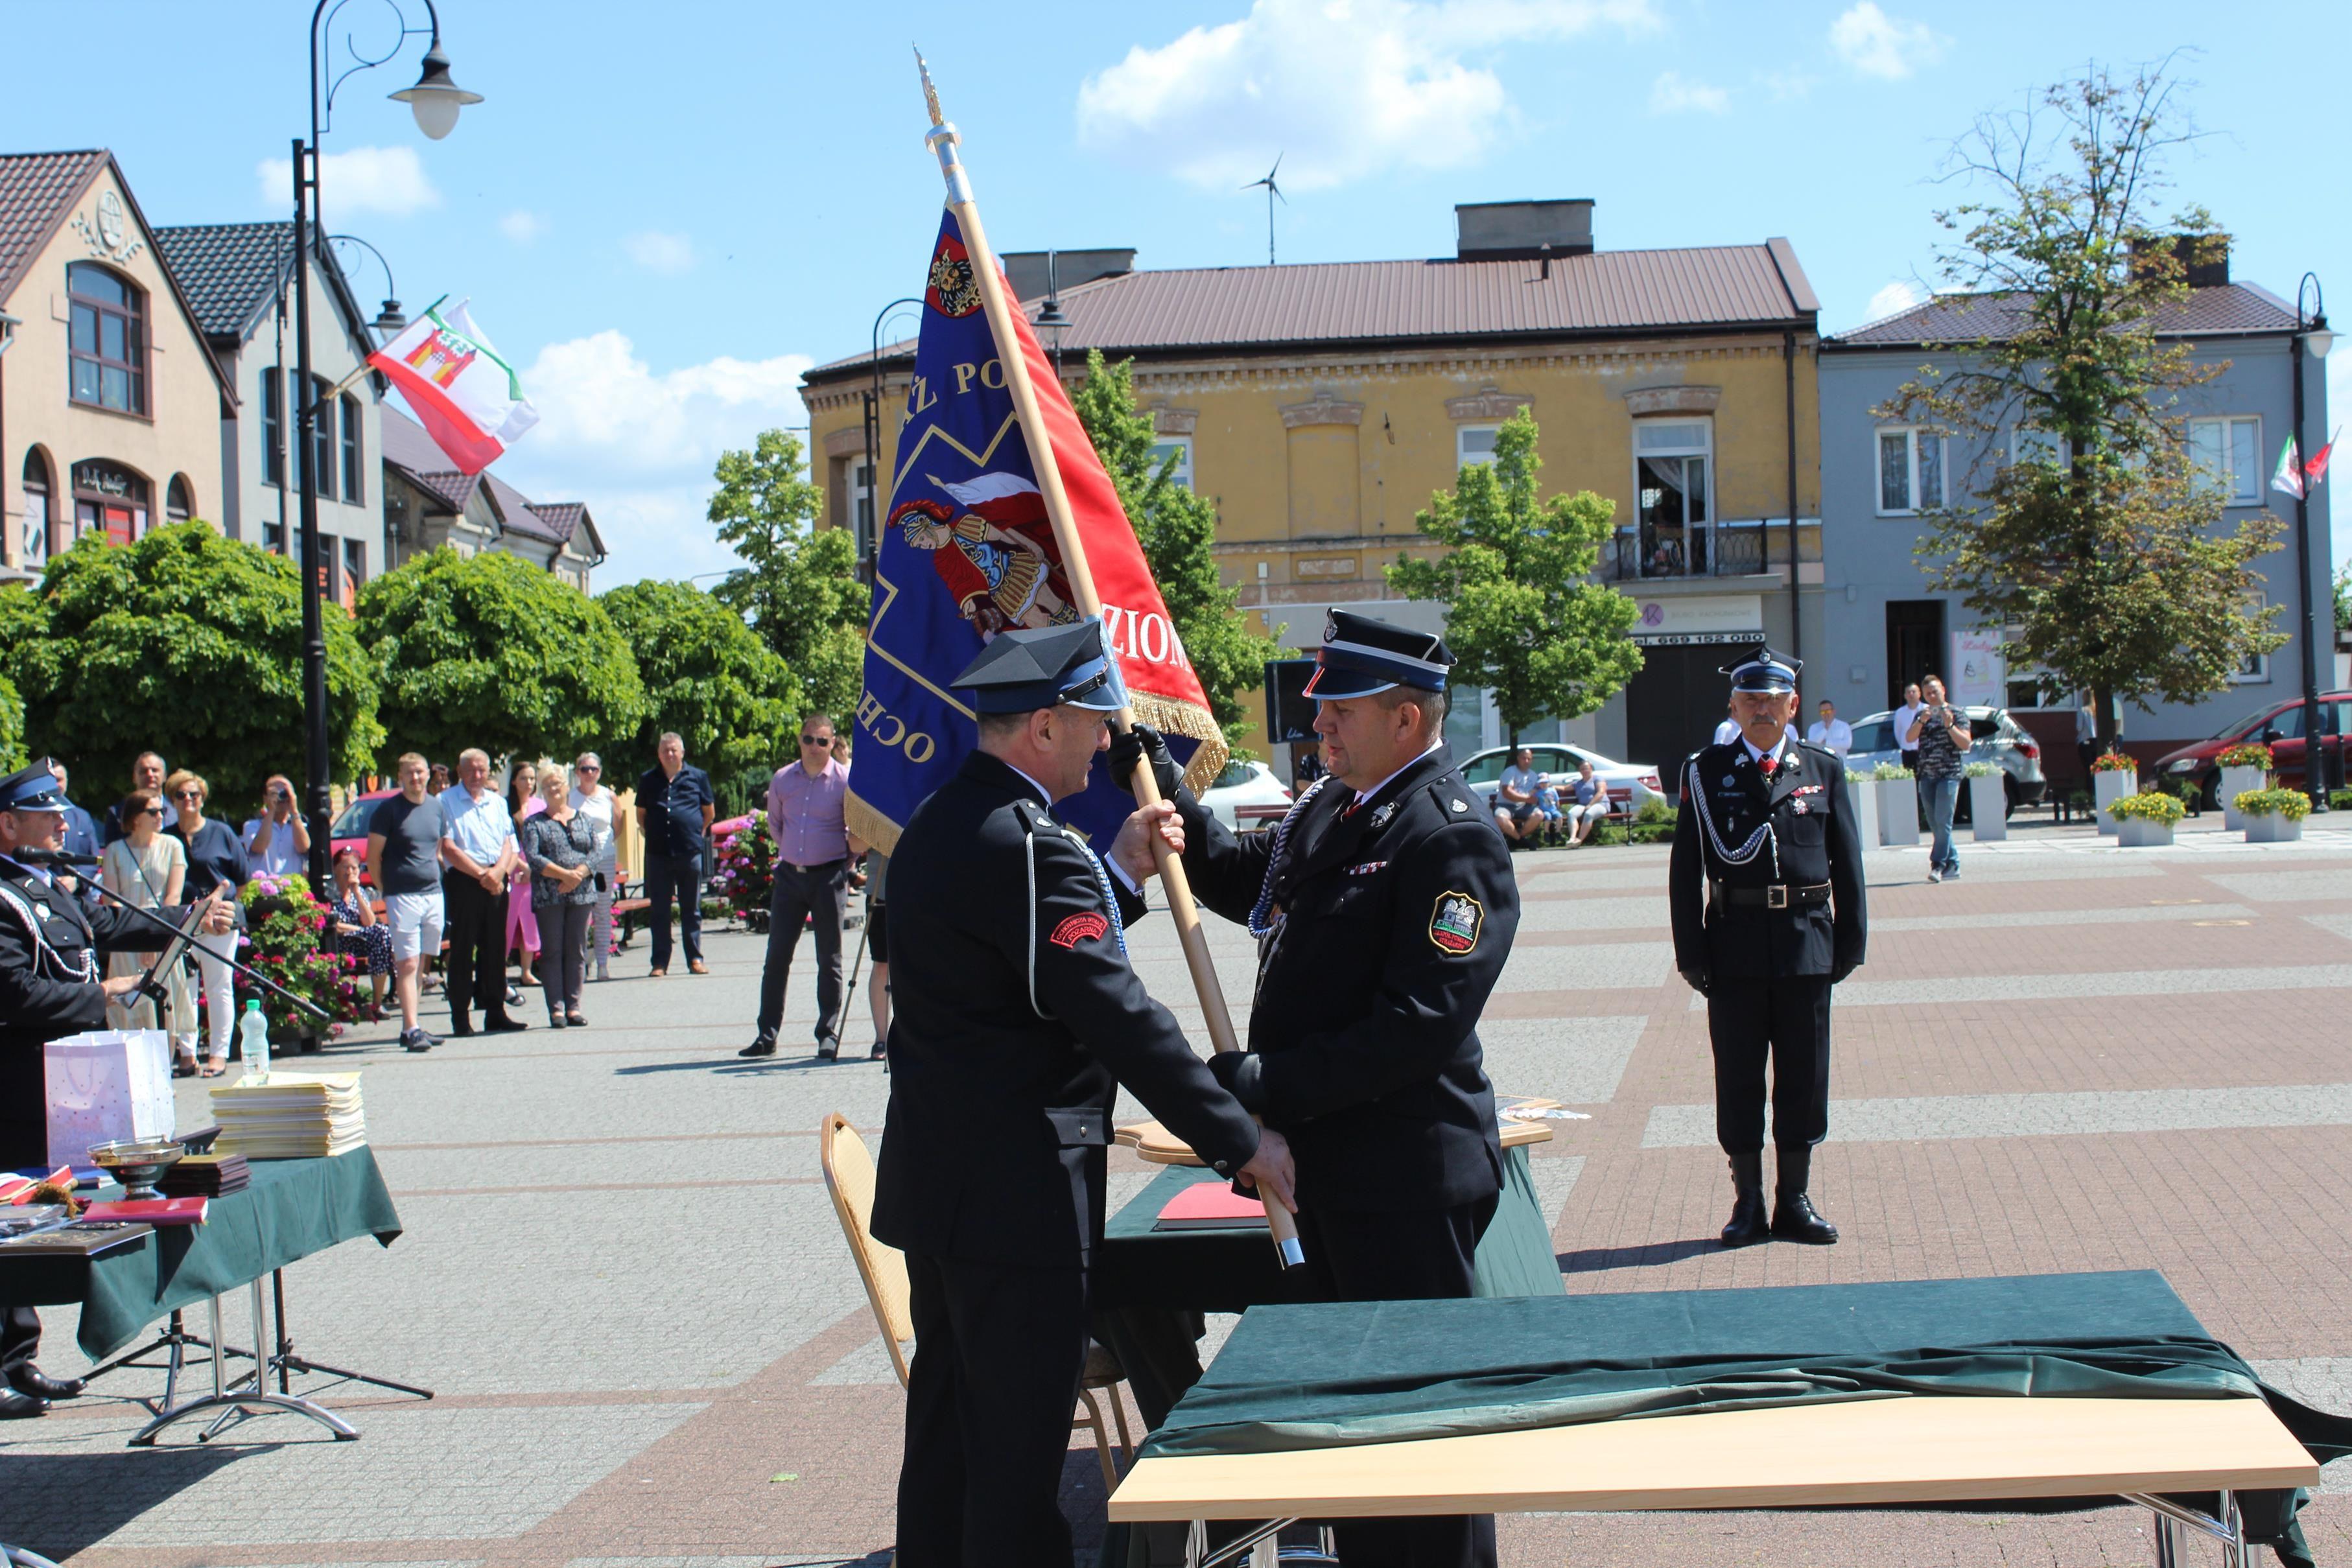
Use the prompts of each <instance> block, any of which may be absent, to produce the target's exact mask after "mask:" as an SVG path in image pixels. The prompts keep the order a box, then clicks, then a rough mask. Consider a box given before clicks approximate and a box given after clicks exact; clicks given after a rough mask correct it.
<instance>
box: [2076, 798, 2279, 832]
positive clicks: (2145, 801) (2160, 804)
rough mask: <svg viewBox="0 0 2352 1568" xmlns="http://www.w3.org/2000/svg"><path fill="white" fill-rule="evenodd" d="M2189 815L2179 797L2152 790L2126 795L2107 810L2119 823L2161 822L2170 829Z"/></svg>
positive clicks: (2187, 809)
mask: <svg viewBox="0 0 2352 1568" xmlns="http://www.w3.org/2000/svg"><path fill="white" fill-rule="evenodd" d="M2238 799H2239V800H2244V799H2246V797H2245V796H2243V795H2241V796H2239V797H2238ZM2242 809H2243V808H2241V810H2242ZM2188 814H2189V808H2188V807H2186V806H2184V805H2182V804H2181V803H2180V797H2179V796H2178V795H2165V794H2159V793H2158V792H2157V791H2155V790H2152V789H2151V790H2145V791H2143V792H2141V793H2140V794H2137V795H2126V796H2125V797H2124V798H2123V799H2122V800H2117V801H2116V802H2115V803H2114V804H2113V805H2111V806H2109V807H2108V808H2107V815H2109V816H2111V817H2113V818H2115V819H2116V821H2126V820H2128V819H2132V818H2137V819H2138V820H2139V821H2145V822H2161V823H2163V824H2164V825H2165V826H2166V827H2168V828H2169V827H2171V826H2173V825H2174V824H2175V823H2177V822H2179V821H2180V819H2181V818H2183V817H2185V816H2187V815H2188Z"/></svg>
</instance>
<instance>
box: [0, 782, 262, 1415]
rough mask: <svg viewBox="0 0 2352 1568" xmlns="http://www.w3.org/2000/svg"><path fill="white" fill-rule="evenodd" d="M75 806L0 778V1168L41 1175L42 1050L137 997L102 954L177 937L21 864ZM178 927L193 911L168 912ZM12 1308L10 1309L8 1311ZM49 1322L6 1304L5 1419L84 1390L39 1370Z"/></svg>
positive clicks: (51, 839) (0, 1402) (2, 1347)
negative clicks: (110, 1001) (104, 968)
mask: <svg viewBox="0 0 2352 1568" xmlns="http://www.w3.org/2000/svg"><path fill="white" fill-rule="evenodd" d="M70 804H71V802H69V801H68V800H67V799H66V796H65V791H64V790H63V789H59V788H58V781H57V777H56V775H55V774H53V773H52V772H51V771H50V770H49V763H48V759H47V758H42V759H41V760H40V761H38V762H36V763H34V764H33V766H31V767H30V768H21V769H19V770H18V771H16V772H15V773H11V774H9V775H8V776H7V777H6V778H5V779H0V1170H16V1169H18V1168H20V1167H26V1166H40V1165H45V1164H47V1158H48V1137H49V1125H48V1090H47V1082H46V1072H47V1069H46V1067H45V1064H44V1063H43V1061H42V1058H41V1047H42V1046H43V1045H44V1044H46V1043H47V1042H48V1041H50V1040H63V1039H64V1038H65V1037H66V1036H68V1035H71V1034H79V1033H81V1032H82V1031H83V1030H92V1029H102V1028H104V1027H105V1025H106V1003H107V998H110V997H118V996H121V995H123V994H125V993H126V992H128V991H130V990H131V988H133V987H135V986H136V985H137V984H138V983H139V981H138V977H136V976H131V977H123V978H121V979H112V980H102V979H100V977H99V963H98V956H99V954H100V952H102V951H104V952H111V951H115V950H117V949H127V950H134V951H153V950H154V949H157V948H160V947H162V946H163V945H164V944H165V942H167V941H168V940H170V938H169V937H168V936H166V935H165V934H164V933H163V932H161V931H158V930H156V929H155V928H154V927H153V926H152V925H150V924H149V923H148V922H146V921H144V920H142V919H141V918H140V917H139V916H138V915H127V914H125V913H123V912H122V911H121V910H120V909H117V908H115V907H113V906H112V905H107V906H103V907H100V908H97V909H86V908H84V907H83V906H82V904H81V901H80V900H79V899H78V898H76V897H74V896H73V895H72V894H68V893H67V892H65V891H63V890H62V889H60V888H58V886H57V885H55V883H56V878H57V877H58V875H59V874H61V873H60V872H59V871H58V869H56V868H52V867H50V866H47V865H32V864H27V863H26V862H22V861H19V860H17V859H16V858H15V857H16V855H17V854H18V853H19V852H26V853H30V854H35V855H39V854H48V853H55V852H57V851H58V847H59V846H60V845H61V844H62V843H63V841H64V839H65V831H66V810H67V808H68V805H70ZM161 913H162V915H163V918H165V919H167V920H170V921H172V922H173V924H175V925H176V924H179V923H180V922H182V921H184V920H185V919H186V918H187V911H186V910H185V909H184V908H183V909H166V910H163V911H162V912H161ZM235 915H236V912H235V910H234V909H233V908H232V907H231V906H229V905H228V904H218V905H217V906H216V907H215V909H214V910H213V912H212V913H211V914H210V915H206V917H205V929H206V930H209V931H226V930H229V929H231V928H232V927H233V925H235ZM0 1305H5V1303H0ZM40 1345H41V1320H40V1316H39V1314H38V1313H37V1312H34V1311H33V1309H32V1308H30V1307H24V1306H8V1307H6V1311H5V1316H0V1373H5V1376H6V1381H7V1388H6V1390H5V1392H0V1417H14V1416H38V1415H41V1414H43V1413H45V1412H46V1411H47V1409H48V1401H50V1400H52V1399H70V1398H72V1397H73V1396H75V1395H77V1394H79V1393H80V1392H81V1381H80V1379H79V1378H71V1377H50V1376H48V1375H46V1374H44V1373H43V1372H42V1371H41V1369H40V1368H39V1367H37V1366H35V1365H34V1364H33V1356H34V1354H36V1353H37V1351H38V1350H39V1349H40Z"/></svg>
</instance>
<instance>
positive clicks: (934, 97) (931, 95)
mask: <svg viewBox="0 0 2352 1568" xmlns="http://www.w3.org/2000/svg"><path fill="white" fill-rule="evenodd" d="M911 47H913V49H914V51H915V70H916V72H917V73H918V74H919V75H920V76H921V77H922V78H923V102H924V103H925V104H927V105H929V108H930V111H931V123H932V124H933V125H940V124H944V123H945V122H946V116H944V115H942V114H940V89H937V88H935V87H933V86H932V85H931V68H930V66H929V63H928V62H927V61H926V60H925V59H924V58H923V49H922V46H921V45H919V44H917V45H913V46H911Z"/></svg>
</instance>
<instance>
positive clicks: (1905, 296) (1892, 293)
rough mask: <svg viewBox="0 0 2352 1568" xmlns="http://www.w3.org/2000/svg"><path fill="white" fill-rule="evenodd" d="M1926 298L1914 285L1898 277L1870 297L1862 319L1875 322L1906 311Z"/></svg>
mask: <svg viewBox="0 0 2352 1568" xmlns="http://www.w3.org/2000/svg"><path fill="white" fill-rule="evenodd" d="M1925 298H1927V295H1926V294H1924V293H1923V292H1921V291H1920V289H1919V288H1918V287H1917V286H1916V284H1912V283H1910V282H1907V281H1906V280H1905V279H1903V278H1900V277H1898V278H1896V279H1895V281H1894V282H1892V283H1890V284H1888V285H1887V286H1886V287H1884V288H1882V289H1880V290H1879V291H1878V292H1877V293H1875V294H1874V295H1872V296H1871V297H1870V304H1869V305H1868V306H1867V307H1866V308H1864V310H1863V313H1862V319H1864V320H1865V321H1875V320H1877V319H1880V318H1881V317H1884V316H1892V315H1895V313H1896V312H1898V311H1903V310H1908V309H1910V308H1911V307H1913V306H1914V305H1916V304H1918V303H1919V302H1920V301H1921V300H1923V299H1925Z"/></svg>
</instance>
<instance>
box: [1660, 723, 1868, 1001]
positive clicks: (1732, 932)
mask: <svg viewBox="0 0 2352 1568" xmlns="http://www.w3.org/2000/svg"><path fill="white" fill-rule="evenodd" d="M1781 757H1782V760H1781V763H1780V770H1779V772H1778V774H1777V775H1776V776H1775V777H1774V778H1773V779H1770V780H1769V781H1767V780H1766V779H1765V777H1764V774H1763V771H1762V770H1761V769H1760V768H1758V767H1757V766H1756V763H1755V759H1754V758H1751V757H1749V756H1748V747H1747V746H1746V744H1745V743H1743V742H1741V741H1738V740H1733V741H1731V742H1729V743H1728V744H1727V745H1723V746H1710V747H1706V749H1705V750H1703V751H1700V752H1697V753H1696V754H1695V755H1693V756H1692V757H1691V758H1689V759H1688V760H1687V761H1685V763H1684V764H1683V768H1682V776H1681V779H1680V780H1679V788H1680V790H1681V797H1682V800H1681V810H1680V813H1679V814H1678V815H1677V816H1676V818H1675V851H1674V859H1673V862H1672V864H1671V865H1670V867H1669V868H1668V871H1667V881H1666V886H1667V893H1668V894H1669V902H1670V903H1671V904H1672V905H1673V909H1674V922H1675V967H1676V968H1678V969H1682V970H1685V971H1692V970H1696V971H1704V972H1705V973H1706V975H1708V976H1709V977H1711V978H1713V979H1719V980H1769V979H1773V978H1776V977H1780V976H1788V975H1833V974H1838V973H1841V972H1843V971H1844V970H1846V969H1850V968H1852V967H1854V966H1856V965H1858V964H1860V963H1861V962H1862V958H1863V946H1864V936H1865V934H1866V932H1867V919H1866V916H1865V915H1864V907H1863V892H1862V886H1863V883H1862V835H1861V832H1860V831H1859V829H1858V827H1857V826H1856V823H1855V821H1854V814H1853V800H1852V799H1851V797H1850V796H1849V795H1848V793H1847V790H1846V782H1845V763H1844V761H1843V758H1839V757H1838V756H1837V755H1836V754H1835V753H1834V752H1832V751H1829V750H1826V749H1824V748H1823V747H1818V746H1814V745H1811V744H1810V743H1800V744H1797V745H1793V746H1790V747H1787V748H1786V749H1785V750H1784V751H1783V752H1782V754H1781ZM1768 824H1769V831H1766V832H1763V833H1762V834H1761V835H1760V837H1759V829H1763V828H1765V827H1767V825H1768ZM1751 843H1752V845H1753V853H1752V854H1749V855H1748V858H1747V859H1746V860H1745V861H1744V862H1738V863H1735V862H1732V861H1730V860H1728V859H1727V858H1726V853H1725V852H1729V853H1730V854H1733V855H1738V854H1741V853H1743V852H1747V851H1748V849H1749V847H1750V845H1751ZM1711 882H1720V883H1724V884H1725V885H1726V886H1727V887H1734V888H1759V887H1764V886H1767V885H1769V884H1771V883H1781V884H1784V885H1788V886H1790V887H1792V888H1801V887H1807V886H1819V885H1821V884H1823V883H1826V884H1828V886H1829V888H1830V901H1829V903H1827V904H1811V905H1810V906H1808V905H1806V904H1804V903H1803V902H1802V900H1801V897H1799V896H1798V895H1796V894H1791V895H1790V901H1789V906H1788V907H1787V908H1785V909H1773V908H1768V907H1763V906H1757V905H1748V904H1730V903H1723V904H1717V905H1716V906H1715V907H1713V908H1710V907H1709V903H1710V894H1709V888H1708V884H1709V883H1711Z"/></svg>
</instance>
